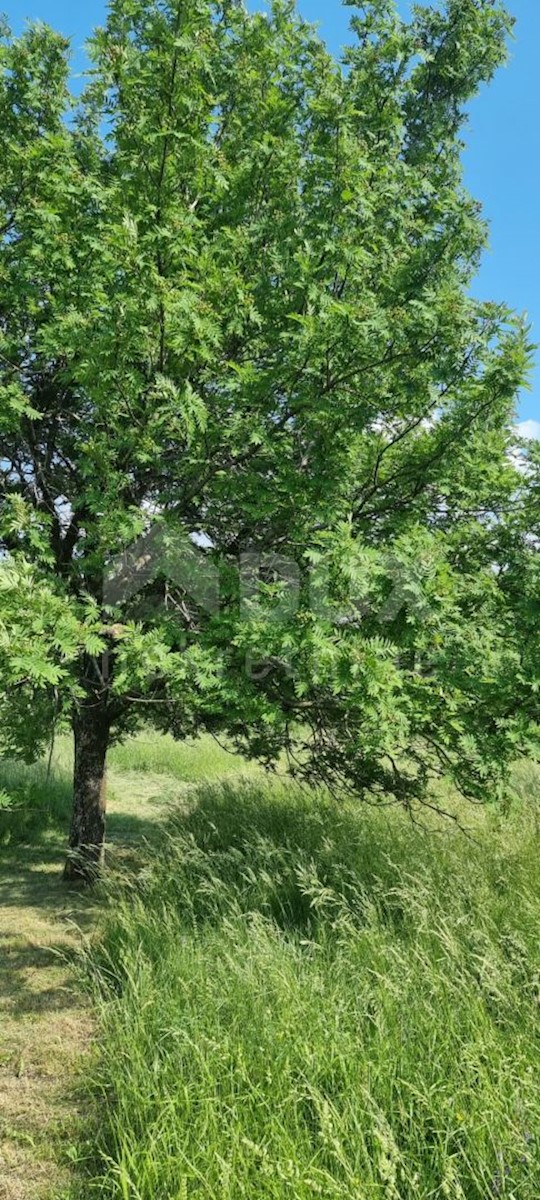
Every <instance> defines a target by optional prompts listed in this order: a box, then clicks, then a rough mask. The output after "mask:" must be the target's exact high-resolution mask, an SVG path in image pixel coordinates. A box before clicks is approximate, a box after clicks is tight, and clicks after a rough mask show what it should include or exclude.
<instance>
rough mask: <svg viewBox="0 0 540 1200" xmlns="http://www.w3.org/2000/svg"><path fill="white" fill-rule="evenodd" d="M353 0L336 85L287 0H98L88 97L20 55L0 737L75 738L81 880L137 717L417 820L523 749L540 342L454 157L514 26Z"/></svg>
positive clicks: (31, 745)
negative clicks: (523, 442)
mask: <svg viewBox="0 0 540 1200" xmlns="http://www.w3.org/2000/svg"><path fill="white" fill-rule="evenodd" d="M350 7H351V9H352V10H353V11H352V13H351V18H352V20H351V46H350V48H349V49H348V50H347V52H346V54H345V57H344V61H343V62H341V63H338V62H337V61H336V60H335V59H334V58H333V57H332V56H331V55H330V54H329V53H328V52H327V50H326V48H325V46H324V44H323V43H322V42H321V40H320V39H319V37H318V36H317V34H316V33H315V32H314V30H313V28H312V27H310V26H309V25H307V24H305V23H304V22H303V21H302V20H301V18H300V17H299V16H298V14H297V12H296V10H295V7H294V4H293V3H291V2H289V0H275V2H274V3H273V5H272V11H271V14H270V16H268V17H266V16H264V15H263V14H261V13H248V12H247V11H246V10H245V8H244V7H243V6H242V5H241V4H239V3H236V2H235V0H222V2H221V3H218V2H217V0H112V2H111V3H110V4H109V11H108V18H107V23H106V25H105V27H104V28H103V29H99V30H98V31H97V32H96V33H95V34H94V36H93V38H92V40H91V42H90V52H91V59H92V73H91V76H90V78H89V81H88V86H87V88H86V91H85V93H84V96H83V98H82V100H81V101H77V102H74V101H73V100H72V99H71V97H70V94H69V90H68V82H69V53H68V46H67V45H66V43H65V41H63V39H62V38H61V37H60V36H58V35H57V34H55V33H54V32H52V31H51V30H50V29H48V28H46V27H45V26H41V25H37V26H32V27H30V28H29V29H28V30H27V32H26V33H24V35H23V36H22V37H20V38H18V39H14V38H12V37H11V36H10V34H9V32H8V30H4V32H3V38H2V43H1V49H0V63H1V78H0V123H1V127H2V130H3V140H4V155H3V164H2V174H1V180H0V469H1V477H2V503H1V509H0V538H1V546H2V548H3V552H4V555H3V565H2V568H1V570H0V662H1V668H2V696H1V700H0V705H1V709H2V712H1V716H2V724H1V734H0V737H1V738H2V739H3V743H4V749H5V751H6V752H9V753H24V754H26V755H27V756H30V755H33V754H36V753H38V752H39V750H40V748H41V747H42V745H43V742H44V740H45V739H46V738H47V736H48V735H49V732H50V727H51V723H52V722H53V721H58V720H60V721H62V720H64V721H70V722H71V724H72V726H73V729H74V733H75V788H74V792H75V803H74V817H73V826H72V833H71V851H72V853H71V855H70V858H69V862H68V874H69V875H71V876H77V875H83V876H87V875H88V874H92V872H93V870H94V869H95V866H96V864H97V863H98V862H99V861H100V860H101V856H102V846H103V840H104V835H105V796H104V786H103V779H104V770H105V760H106V753H107V747H108V745H109V744H110V740H111V738H113V737H118V736H122V735H123V734H125V733H126V732H128V731H130V730H131V729H133V728H135V726H136V724H137V722H138V721H139V720H154V721H155V722H156V723H157V724H158V725H160V726H161V727H162V728H167V729H170V730H172V731H173V733H174V734H175V735H176V736H179V737H181V736H184V735H185V734H187V733H190V732H193V731H195V730H197V729H201V728H205V727H206V728H210V729H212V730H216V729H223V730H226V731H228V732H229V734H230V735H232V736H234V737H235V738H236V739H237V740H238V741H239V742H241V743H242V744H243V745H244V748H245V749H246V750H247V751H248V752H249V753H252V754H255V755H258V756H260V757H261V758H263V759H265V760H267V761H268V762H272V761H274V760H275V759H276V758H277V757H278V756H279V755H280V754H282V752H283V751H284V750H286V751H287V752H288V754H289V758H290V762H291V764H292V766H293V768H294V769H295V770H297V771H299V772H301V773H302V774H303V775H305V776H307V777H308V778H314V779H316V780H322V781H324V782H326V783H327V784H329V785H330V786H333V787H335V788H336V789H337V790H340V789H342V788H348V789H353V790H354V791H355V792H356V793H357V794H358V795H359V796H365V797H369V798H370V799H372V800H373V799H376V798H377V797H383V798H385V799H387V798H390V799H391V798H394V799H397V800H400V801H402V802H403V803H405V804H407V805H409V806H412V805H414V804H416V803H418V802H420V803H422V802H427V803H429V802H430V795H431V792H430V787H431V784H432V780H433V778H434V777H436V776H437V775H438V774H440V773H441V772H443V773H447V774H449V775H450V776H451V777H452V778H453V780H454V782H455V783H456V784H457V785H458V786H459V787H460V788H461V789H462V790H463V791H464V792H465V794H467V795H468V796H470V797H471V798H472V799H476V800H481V799H482V798H484V797H485V796H486V795H487V794H491V795H493V794H494V789H500V787H501V786H502V784H503V783H504V779H505V773H506V768H507V764H508V762H509V760H510V759H511V757H512V755H514V754H515V753H516V752H517V750H518V749H519V748H522V747H523V746H524V745H525V744H527V739H528V738H529V737H530V735H531V729H532V727H533V724H534V720H535V714H536V710H535V706H534V694H535V693H534V669H533V667H532V665H531V662H530V661H529V660H528V659H527V660H526V661H525V659H526V656H524V649H523V639H522V637H520V632H519V621H518V619H517V616H516V613H517V611H518V609H519V604H517V599H516V589H515V588H512V587H509V586H508V585H507V582H506V573H505V571H504V570H503V569H502V567H501V563H502V561H503V559H502V557H501V556H502V552H503V549H504V548H505V546H506V552H507V553H508V552H509V551H508V546H509V545H510V544H511V547H512V554H513V555H514V559H513V561H515V562H517V558H516V556H518V558H519V556H520V555H521V556H524V558H525V559H526V561H527V563H529V558H530V556H532V555H533V548H532V545H531V544H530V542H528V541H527V537H526V529H525V525H524V523H523V522H520V521H517V522H516V520H515V518H514V517H512V520H510V518H509V516H508V514H509V511H510V510H512V511H514V510H515V507H516V504H518V505H519V504H521V500H520V492H523V488H524V486H526V483H525V482H524V481H526V480H527V479H528V476H527V475H523V474H521V475H520V473H519V472H518V471H517V470H516V467H515V459H513V458H512V454H511V449H512V446H513V443H514V441H515V436H514V433H513V423H514V420H515V402H516V395H517V393H518V390H519V388H520V386H521V384H522V383H523V381H524V379H525V377H526V374H527V368H528V362H529V358H530V347H529V346H528V337H527V329H526V328H525V327H524V325H523V323H522V322H521V321H520V320H518V319H517V318H516V317H515V316H514V315H513V314H512V313H511V312H509V311H508V309H507V308H506V307H504V306H503V305H500V304H496V303H478V302H477V301H475V300H472V299H471V298H470V294H469V288H470V283H471V280H472V279H473V277H474V274H475V272H476V270H477V267H478V263H479V259H480V255H481V253H482V249H483V247H484V246H485V243H486V228H485V225H484V223H483V221H482V218H481V214H480V211H479V206H478V205H477V204H476V203H475V202H474V201H473V200H472V199H471V198H470V197H469V196H468V194H467V192H466V191H465V190H464V187H463V183H462V168H461V160H460V155H461V150H462V140H461V139H462V131H463V126H464V121H465V116H464V114H465V110H466V106H467V103H468V101H469V100H470V98H471V97H472V96H473V95H474V94H475V92H476V91H477V90H478V88H479V86H480V85H481V84H482V83H483V82H484V81H487V80H489V79H490V77H491V76H492V75H493V73H494V71H495V70H496V68H497V67H498V66H499V65H500V64H501V63H502V62H503V61H504V59H505V54H506V41H507V37H508V34H509V32H510V29H511V24H512V23H511V20H510V18H509V17H508V15H507V13H506V11H505V9H504V8H503V7H502V6H501V4H500V3H499V2H498V0H447V3H446V5H445V6H444V7H443V8H439V7H438V6H437V7H433V6H429V7H421V6H416V7H415V8H414V10H413V15H412V17H411V19H410V20H409V21H408V22H405V21H403V20H402V19H401V18H400V17H399V15H398V14H397V11H396V8H395V5H394V4H393V3H392V2H391V0H369V2H367V3H365V4H363V5H358V6H356V5H354V4H350ZM521 507H522V508H523V505H522V504H521ZM150 530H152V534H151V535H150V539H149V541H147V542H144V538H145V535H147V534H148V533H149V531H150ZM156 530H157V535H156ZM194 535H199V536H198V538H197V541H198V550H197V551H195V549H194V550H193V555H192V557H191V558H190V555H189V553H188V552H187V551H186V550H185V541H183V540H182V539H186V538H190V537H191V538H192V537H193V536H194ZM505 538H506V542H505ZM138 539H139V541H138ZM140 539H143V541H142V542H141V541H140ZM133 543H137V552H136V553H135V554H133V555H132V556H131V558H130V556H129V547H130V546H132V544H133ZM181 546H183V547H184V549H181ZM122 554H124V555H125V558H124V561H123V567H122V569H120V567H119V563H118V556H121V555H122ZM180 560H181V562H182V567H181V570H180V569H179V568H178V562H179V561H180ZM520 561H521V559H520ZM149 564H150V566H149ZM293 564H295V565H294V566H293ZM210 567H212V568H213V570H214V571H218V572H219V605H218V604H217V603H215V594H216V587H215V579H214V582H212V579H210V585H209V587H210V592H211V593H212V595H213V596H214V602H213V603H211V604H209V603H208V601H207V599H205V596H204V594H203V593H204V587H202V586H201V579H203V582H204V579H205V572H206V573H208V571H209V568H210ZM150 568H151V569H150ZM118 577H120V580H123V583H121V582H119V580H118ZM257 579H258V581H259V583H258V586H256V584H255V583H254V580H257ZM158 601H159V602H158Z"/></svg>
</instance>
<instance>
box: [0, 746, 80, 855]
mask: <svg viewBox="0 0 540 1200" xmlns="http://www.w3.org/2000/svg"><path fill="white" fill-rule="evenodd" d="M71 803H72V783H71V777H70V775H69V774H68V773H67V772H66V771H65V770H63V769H62V768H56V769H55V770H54V771H52V772H49V771H48V769H47V765H46V764H45V763H42V762H39V763H36V764H35V765H34V766H32V767H27V766H25V765H24V764H23V763H15V762H0V851H1V850H2V847H6V846H11V845H19V844H21V843H24V842H26V843H33V844H35V843H37V842H39V841H40V840H41V839H42V838H43V837H44V836H47V835H48V834H49V833H50V832H51V831H56V832H57V831H58V830H59V829H62V830H67V828H68V824H69V815H70V812H71Z"/></svg>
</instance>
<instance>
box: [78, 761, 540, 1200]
mask: <svg viewBox="0 0 540 1200" xmlns="http://www.w3.org/2000/svg"><path fill="white" fill-rule="evenodd" d="M528 772H529V773H528V775H527V776H525V775H524V776H523V781H522V782H523V783H524V785H525V782H526V781H527V788H526V793H525V799H524V801H523V802H522V803H521V804H520V805H519V806H518V807H516V808H515V810H514V812H513V814H512V815H511V816H510V818H499V821H498V825H495V824H494V822H493V820H492V819H491V818H489V816H488V815H487V814H486V813H482V814H481V815H480V816H479V818H478V820H477V821H476V822H475V828H474V834H475V839H476V840H475V841H474V842H473V841H470V842H466V841H465V840H464V838H463V836H462V835H457V834H456V836H453V835H450V836H447V837H445V838H443V839H441V838H440V837H438V836H437V834H436V832H434V830H432V831H431V832H429V831H425V830H424V831H422V830H421V829H418V828H414V827H413V826H412V825H411V824H410V822H407V821H405V820H404V818H403V817H402V816H401V815H400V814H399V813H396V812H393V813H392V814H391V815H390V817H386V816H384V817H383V815H382V814H380V813H377V812H374V811H373V810H372V809H369V808H363V809H359V808H358V807H353V806H349V805H344V806H341V807H340V808H339V809H337V808H336V806H335V804H334V803H333V801H332V800H331V799H330V798H328V797H327V796H325V795H323V794H320V793H319V794H318V795H316V794H311V795H310V794H307V793H306V792H301V791H299V790H296V789H295V788H294V787H293V786H289V787H287V788H282V789H279V788H275V787H274V788H272V789H269V788H267V787H264V785H260V784H251V785H249V786H247V787H246V786H245V787H243V788H239V787H238V786H236V787H235V786H233V785H231V784H230V783H229V784H225V785H224V786H222V787H221V788H220V787H216V786H214V787H213V788H212V787H209V786H207V787H204V788H203V789H202V790H201V791H200V793H199V797H198V801H197V803H196V805H195V806H194V807H193V810H192V811H191V813H190V814H189V815H188V816H187V817H186V816H184V817H183V818H178V819H175V820H174V821H173V822H172V824H171V826H170V827H169V829H168V830H167V832H166V835H165V836H164V838H163V840H162V843H161V845H160V846H159V848H158V849H155V850H154V851H153V852H152V853H150V854H149V855H148V857H147V860H146V862H145V863H143V864H142V869H141V871H140V873H139V876H138V878H137V879H136V880H132V881H131V882H130V883H129V884H128V885H127V888H126V890H124V891H122V890H121V891H120V893H119V892H118V890H115V891H114V892H113V894H112V896H111V908H110V913H109V915H108V917H107V920H106V928H105V931H104V936H103V940H102V941H101V942H100V943H99V944H97V945H96V946H95V947H94V948H93V949H92V950H91V951H90V956H89V960H88V969H89V972H90V975H89V978H90V982H91V986H92V989H93V994H94V997H95V999H96V1003H97V1006H98V1013H99V1020H100V1025H101V1035H102V1040H100V1047H101V1049H100V1053H99V1056H98V1059H97V1062H96V1063H95V1066H94V1068H93V1079H92V1087H93V1089H94V1090H93V1095H94V1098H95V1101H96V1103H97V1105H98V1111H99V1130H98V1132H97V1147H96V1146H95V1144H94V1143H92V1162H91V1167H92V1174H91V1179H89V1181H88V1184H87V1186H88V1189H89V1191H88V1194H89V1195H94V1194H95V1195H99V1196H101V1197H110V1198H111V1200H113V1198H114V1200H116V1198H118V1200H120V1198H121V1197H129V1198H130V1200H154V1197H155V1196H175V1197H176V1196H188V1197H191V1196H193V1197H195V1196H201V1197H202V1196H205V1197H206V1196H212V1197H214V1196H215V1197H216V1198H217V1197H219V1198H220V1200H228V1198H229V1197H230V1198H231V1200H232V1198H233V1197H234V1200H236V1198H237V1197H239V1196H242V1197H246V1200H247V1198H248V1197H249V1200H255V1198H256V1200H259V1198H262V1197H265V1198H270V1197H272V1198H276V1200H278V1198H281V1197H282V1196H283V1195H284V1194H287V1195H290V1196H292V1197H294V1198H295V1200H307V1198H308V1197H310V1198H311V1197H313V1196H324V1197H328V1198H330V1197H335V1198H336V1200H337V1198H338V1197H339V1200H345V1198H349V1197H350V1200H353V1198H354V1200H392V1198H393V1200H398V1198H399V1200H428V1197H429V1198H430V1200H431V1198H432V1197H435V1196H437V1197H440V1198H441V1200H442V1198H444V1197H449V1198H451V1200H458V1198H460V1197H461V1198H462V1200H464V1198H465V1197H466V1200H486V1197H487V1196H490V1195H495V1196H496V1195H501V1196H508V1197H510V1196H519V1197H520V1200H534V1198H535V1197H536V1196H537V1194H538V1185H539V1181H540V1154H539V1146H538V1126H539V1117H540V1092H539V1088H538V1068H539V1065H540V1064H539V1050H538V1011H537V1010H538V979H539V972H540V961H539V957H538V937H537V929H538V911H539V905H540V893H539V885H538V870H537V844H536V838H535V835H534V824H533V812H532V809H533V807H534V804H537V802H538V772H536V774H533V772H532V768H528ZM531 784H532V785H533V786H534V788H535V791H532V792H531V790H530V787H531ZM96 1152H97V1158H96Z"/></svg>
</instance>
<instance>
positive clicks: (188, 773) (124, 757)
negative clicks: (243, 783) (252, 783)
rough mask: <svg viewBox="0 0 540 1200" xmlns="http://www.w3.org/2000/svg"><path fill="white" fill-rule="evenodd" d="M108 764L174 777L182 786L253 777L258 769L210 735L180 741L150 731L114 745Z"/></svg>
mask: <svg viewBox="0 0 540 1200" xmlns="http://www.w3.org/2000/svg"><path fill="white" fill-rule="evenodd" d="M108 761H109V766H110V767H111V768H112V769H113V771H123V772H126V771H140V772H143V773H145V774H152V775H170V776H172V777H173V778H174V779H176V780H177V781H179V782H181V783H200V782H201V780H208V779H221V778H223V777H224V776H227V775H238V774H253V772H254V770H255V769H256V768H254V765H253V763H249V762H247V761H246V760H245V759H243V758H241V757H240V756H239V755H238V754H235V753H234V752H232V750H229V749H228V748H227V747H226V746H224V745H221V744H219V743H218V742H217V741H215V739H214V738H212V737H210V736H209V735H208V734H205V735H204V736H202V737H200V738H190V739H188V740H187V741H185V742H177V741H175V740H174V738H173V737H171V736H170V735H169V734H156V733H155V732H154V731H153V730H150V729H149V730H148V731H146V732H142V733H140V734H138V735H137V736H136V737H132V738H129V739H128V740H127V741H125V742H122V743H120V745H117V746H113V747H112V749H111V750H110V752H109V759H108Z"/></svg>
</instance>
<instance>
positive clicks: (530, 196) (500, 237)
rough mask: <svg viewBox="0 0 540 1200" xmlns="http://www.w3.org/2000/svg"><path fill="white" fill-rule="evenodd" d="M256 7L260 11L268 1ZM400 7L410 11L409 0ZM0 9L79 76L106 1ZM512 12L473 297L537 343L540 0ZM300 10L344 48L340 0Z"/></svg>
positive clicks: (486, 111) (481, 124)
mask: <svg viewBox="0 0 540 1200" xmlns="http://www.w3.org/2000/svg"><path fill="white" fill-rule="evenodd" d="M256 2H257V6H258V7H259V6H260V7H263V4H264V0H256ZM400 4H401V8H402V9H403V10H404V11H405V10H406V8H407V4H406V0H400ZM0 6H1V7H2V8H4V11H5V12H6V15H7V17H8V20H9V21H10V24H11V25H12V27H13V28H14V29H15V30H19V29H20V28H21V26H22V25H23V23H24V20H25V19H26V18H31V19H36V18H37V19H40V20H42V21H47V22H48V23H49V24H51V25H54V26H55V27H56V28H58V29H61V30H62V32H63V33H65V34H67V35H69V36H70V37H71V38H72V39H73V47H74V51H75V64H76V67H78V69H79V70H80V69H82V65H83V63H84V56H83V47H84V41H85V38H86V36H87V34H88V33H89V31H90V29H91V28H92V26H94V25H96V24H99V23H100V22H101V21H102V20H103V16H104V13H105V3H104V0H84V2H83V3H80V0H79V3H77V2H76V0H75V2H74V0H3V3H2V0H0ZM508 6H509V8H510V10H511V12H512V13H513V14H514V16H515V17H516V18H517V26H516V31H515V41H514V43H513V45H512V48H511V55H512V57H511V61H510V65H509V66H508V67H507V68H506V69H505V70H503V71H501V72H499V75H498V76H497V78H496V80H495V81H494V83H493V84H492V85H491V87H490V88H488V89H485V90H484V92H483V93H482V95H481V96H480V97H479V98H478V99H477V100H476V101H475V102H474V103H473V105H472V107H471V114H470V128H469V131H468V137H467V141H468V148H467V152H466V157H465V162H466V173H467V183H468V186H469V188H470V190H471V191H472V192H473V194H474V195H475V196H476V198H477V199H478V200H480V201H482V204H483V206H484V212H485V215H486V216H487V218H488V219H489V221H490V225H491V248H490V251H489V252H488V254H486V256H485V259H484V264H483V266H482V270H481V272H480V275H479V277H478V279H477V281H476V283H475V287H474V291H475V294H477V295H479V296H482V297H484V298H487V299H493V300H504V301H506V302H507V303H509V304H511V305H512V307H514V308H516V309H518V310H519V311H520V312H522V311H524V310H525V311H526V312H527V313H528V314H529V317H530V320H531V322H532V324H533V336H534V340H535V341H539V342H540V204H539V201H540V120H539V114H540V70H539V68H538V50H539V48H540V0H508ZM299 7H300V9H301V11H302V13H303V15H304V16H305V17H307V18H308V19H309V20H313V21H318V22H319V23H320V28H321V32H322V33H323V35H324V37H325V38H326V40H327V41H328V43H329V45H330V47H331V48H332V49H333V50H338V49H339V47H340V46H341V45H343V43H344V42H345V41H346V38H347V25H348V19H349V17H350V9H343V8H342V6H341V3H340V0H299ZM537 357H538V358H539V362H540V356H537ZM520 415H521V420H522V421H524V422H526V423H527V429H526V431H527V432H529V433H531V434H532V433H534V434H536V436H540V367H538V368H537V370H536V373H535V378H534V384H533V390H532V392H530V393H525V394H524V396H523V398H522V404H521V414H520Z"/></svg>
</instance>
